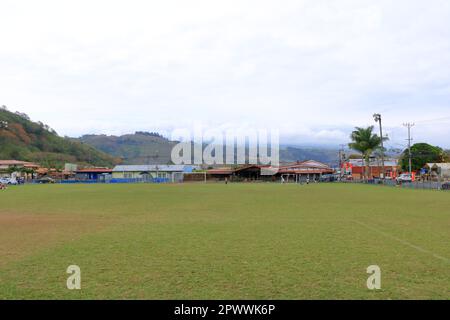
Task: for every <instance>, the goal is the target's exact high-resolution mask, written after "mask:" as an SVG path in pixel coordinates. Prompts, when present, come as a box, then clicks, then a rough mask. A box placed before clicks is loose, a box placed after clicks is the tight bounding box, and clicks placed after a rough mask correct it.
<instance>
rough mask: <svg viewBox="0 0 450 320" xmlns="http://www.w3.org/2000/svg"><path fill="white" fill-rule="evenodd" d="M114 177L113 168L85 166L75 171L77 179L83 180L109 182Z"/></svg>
mask: <svg viewBox="0 0 450 320" xmlns="http://www.w3.org/2000/svg"><path fill="white" fill-rule="evenodd" d="M111 178H112V169H108V168H84V169H78V170H76V171H75V179H76V180H81V181H98V182H107V181H109V180H111Z"/></svg>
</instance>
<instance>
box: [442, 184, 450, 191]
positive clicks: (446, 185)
mask: <svg viewBox="0 0 450 320" xmlns="http://www.w3.org/2000/svg"><path fill="white" fill-rule="evenodd" d="M441 189H442V190H450V182H445V183H443V184H442V186H441Z"/></svg>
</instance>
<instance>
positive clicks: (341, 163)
mask: <svg viewBox="0 0 450 320" xmlns="http://www.w3.org/2000/svg"><path fill="white" fill-rule="evenodd" d="M339 146H340V147H341V148H340V149H339V172H340V173H339V178H341V179H342V177H343V176H344V175H343V166H344V156H345V155H344V147H345V145H343V144H341V145H339Z"/></svg>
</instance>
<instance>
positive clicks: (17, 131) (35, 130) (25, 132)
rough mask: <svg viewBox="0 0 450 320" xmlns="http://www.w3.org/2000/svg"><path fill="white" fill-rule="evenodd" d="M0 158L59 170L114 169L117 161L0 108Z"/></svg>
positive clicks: (23, 115) (46, 127)
mask: <svg viewBox="0 0 450 320" xmlns="http://www.w3.org/2000/svg"><path fill="white" fill-rule="evenodd" d="M0 159H8V160H9V159H15V160H23V161H32V162H37V163H39V164H41V165H42V166H46V167H56V168H62V167H63V166H64V163H77V164H82V165H95V166H113V165H114V164H116V163H118V162H119V161H120V160H119V159H117V158H115V157H113V156H111V155H108V154H106V153H104V152H102V151H99V150H97V149H95V148H94V147H92V146H90V145H87V144H84V143H82V142H79V141H74V140H73V139H69V138H63V137H60V136H58V135H57V133H56V132H55V131H54V130H52V129H51V128H49V127H48V126H47V125H45V124H43V123H41V122H33V121H31V120H30V118H29V117H28V116H27V115H26V114H22V113H19V112H15V113H13V112H10V111H8V110H7V109H6V107H0Z"/></svg>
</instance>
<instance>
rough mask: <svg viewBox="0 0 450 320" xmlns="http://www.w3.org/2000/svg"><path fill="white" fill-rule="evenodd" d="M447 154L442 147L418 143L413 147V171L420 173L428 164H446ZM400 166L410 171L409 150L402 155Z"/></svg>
mask: <svg viewBox="0 0 450 320" xmlns="http://www.w3.org/2000/svg"><path fill="white" fill-rule="evenodd" d="M445 161H446V154H445V152H444V150H443V149H442V148H440V147H436V146H432V145H430V144H428V143H416V144H414V145H413V146H411V169H412V170H413V171H418V170H420V169H422V168H423V167H424V166H425V164H427V163H430V162H431V163H434V162H437V163H439V162H445ZM400 165H401V166H402V169H403V170H405V171H408V170H409V150H408V149H406V150H405V151H403V153H402V157H401V159H400Z"/></svg>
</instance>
